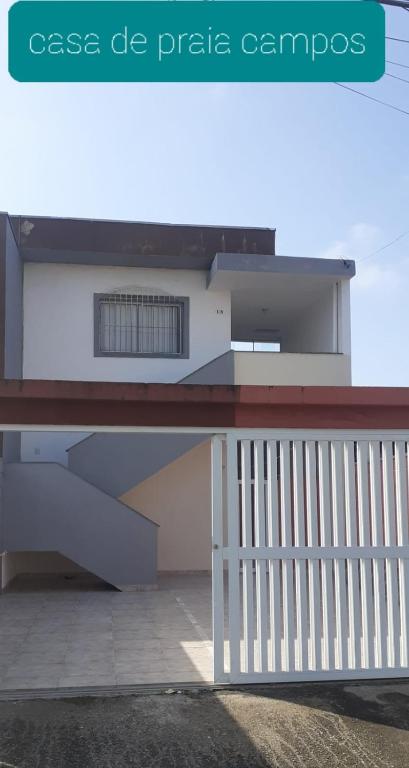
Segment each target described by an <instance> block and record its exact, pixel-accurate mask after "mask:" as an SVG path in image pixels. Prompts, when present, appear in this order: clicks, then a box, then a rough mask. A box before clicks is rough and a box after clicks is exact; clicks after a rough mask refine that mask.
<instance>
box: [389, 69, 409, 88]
mask: <svg viewBox="0 0 409 768" xmlns="http://www.w3.org/2000/svg"><path fill="white" fill-rule="evenodd" d="M385 77H393V79H394V80H400V82H401V83H408V85H409V80H406V78H405V77H398V76H397V75H392V74H391V73H390V72H385Z"/></svg>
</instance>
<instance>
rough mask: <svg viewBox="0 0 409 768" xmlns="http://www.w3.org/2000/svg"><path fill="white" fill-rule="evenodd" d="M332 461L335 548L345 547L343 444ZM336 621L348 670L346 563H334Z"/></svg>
mask: <svg viewBox="0 0 409 768" xmlns="http://www.w3.org/2000/svg"><path fill="white" fill-rule="evenodd" d="M331 459H332V514H333V518H332V519H333V528H334V547H344V546H345V515H344V510H345V505H344V473H343V456H342V443H340V442H338V441H337V442H334V443H332V445H331ZM334 587H335V621H336V629H337V631H336V643H337V659H336V666H337V667H338V668H339V669H346V668H347V666H348V636H347V632H346V620H347V600H346V584H345V561H344V560H335V561H334Z"/></svg>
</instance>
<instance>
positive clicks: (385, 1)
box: [378, 0, 409, 11]
mask: <svg viewBox="0 0 409 768" xmlns="http://www.w3.org/2000/svg"><path fill="white" fill-rule="evenodd" d="M378 2H379V3H380V5H391V6H392V7H394V8H403V10H404V11H408V10H409V7H408V5H409V3H407V2H406V0H378Z"/></svg>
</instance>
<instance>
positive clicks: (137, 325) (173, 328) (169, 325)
mask: <svg viewBox="0 0 409 768" xmlns="http://www.w3.org/2000/svg"><path fill="white" fill-rule="evenodd" d="M188 304H189V300H188V299H186V298H181V297H175V296H144V295H124V294H118V295H116V294H109V295H106V294H97V295H96V296H95V354H96V355H97V356H104V355H107V356H118V357H128V356H129V357H133V356H142V357H187V356H188Z"/></svg>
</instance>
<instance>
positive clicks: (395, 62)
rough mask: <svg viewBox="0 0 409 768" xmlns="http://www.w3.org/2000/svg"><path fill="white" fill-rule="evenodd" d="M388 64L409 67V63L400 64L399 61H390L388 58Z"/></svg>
mask: <svg viewBox="0 0 409 768" xmlns="http://www.w3.org/2000/svg"><path fill="white" fill-rule="evenodd" d="M386 63H387V64H393V66H394V67H403V69H409V64H400V62H399V61H389V59H386Z"/></svg>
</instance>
